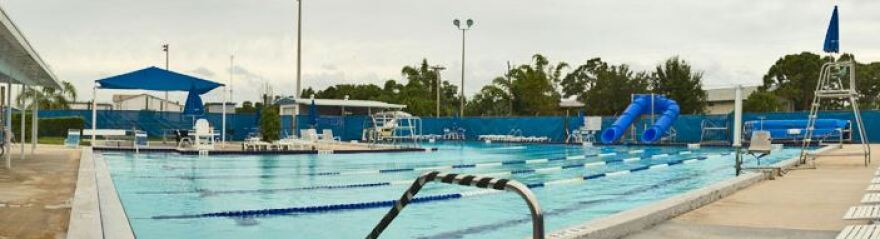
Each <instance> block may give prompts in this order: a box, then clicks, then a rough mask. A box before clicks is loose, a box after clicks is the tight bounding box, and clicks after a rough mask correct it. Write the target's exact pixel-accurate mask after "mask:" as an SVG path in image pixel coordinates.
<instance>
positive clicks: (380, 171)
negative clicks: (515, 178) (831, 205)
mask: <svg viewBox="0 0 880 239" xmlns="http://www.w3.org/2000/svg"><path fill="white" fill-rule="evenodd" d="M615 155H617V153H604V154H581V155H570V156H561V157H554V158H539V159H521V160H508V161H499V162H491V163H473V164H455V165H441V166H429V167H418V168H386V169H368V170H353V171H327V172H317V173H304V174H295V175H304V176H336V175H372V174H388V173H405V172H419V171H422V170H420V169H426V168H434V167H452V168H453V169H463V168H487V167H499V166H503V165H517V164H530V163H531V164H537V163H542V162H543V163H546V162H552V161H562V160H579V159H587V158H594V157H598V158H602V157H610V156H615ZM664 155H666V156H668V155H669V154H664ZM530 160H531V161H530ZM545 160H546V161H545ZM423 171H433V170H430V169H429V170H423ZM282 175H288V174H282ZM265 176H267V175H202V176H186V175H182V176H163V177H161V178H181V179H186V180H194V179H209V178H236V177H265ZM279 176H281V175H279ZM148 178H153V177H148Z"/></svg>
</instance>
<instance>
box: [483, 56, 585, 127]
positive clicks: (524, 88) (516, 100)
mask: <svg viewBox="0 0 880 239" xmlns="http://www.w3.org/2000/svg"><path fill="white" fill-rule="evenodd" d="M532 59H533V65H521V66H518V67H516V68H514V69H512V70H511V72H510V73H509V74H510V78H511V81H512V82H511V83H510V86H508V87H510V92H513V95H512V97H513V109H514V113H515V114H517V115H553V114H556V113H558V112H559V100H560V99H561V98H562V96H561V95H560V94H559V91H558V90H557V88H556V86H557V85H558V84H559V82H560V81H561V79H562V77H561V76H562V70H564V69H565V68H567V67H568V64H566V63H565V62H560V63H558V64H556V65H555V66H554V65H551V64H550V61H549V60H547V58H546V57H544V56H542V55H541V54H535V55H534V56H533V57H532ZM505 82H506V81H505V80H504V79H503V78H501V79H497V78H496V80H495V83H496V85H501V86H504V85H505V84H504V83H505ZM499 89H501V88H500V87H499ZM501 92H504V91H503V90H502V91H501Z"/></svg>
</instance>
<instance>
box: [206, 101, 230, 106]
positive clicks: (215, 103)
mask: <svg viewBox="0 0 880 239" xmlns="http://www.w3.org/2000/svg"><path fill="white" fill-rule="evenodd" d="M209 105H211V106H214V105H223V102H208V103H205V106H209ZM226 105H227V106H235V102H226Z"/></svg>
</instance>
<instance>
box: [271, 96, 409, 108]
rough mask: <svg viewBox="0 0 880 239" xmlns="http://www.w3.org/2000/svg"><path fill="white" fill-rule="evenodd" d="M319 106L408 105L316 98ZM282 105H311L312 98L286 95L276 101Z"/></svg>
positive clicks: (396, 106)
mask: <svg viewBox="0 0 880 239" xmlns="http://www.w3.org/2000/svg"><path fill="white" fill-rule="evenodd" d="M314 100H315V105H317V106H340V107H342V106H344V107H362V108H382V109H403V108H406V105H398V104H389V103H385V102H381V101H374V100H339V99H314ZM276 103H277V104H280V105H290V104H300V105H311V104H312V99H306V98H296V99H294V98H291V97H285V98H281V99H279V100H277V101H276Z"/></svg>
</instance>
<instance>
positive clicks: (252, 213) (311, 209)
mask: <svg viewBox="0 0 880 239" xmlns="http://www.w3.org/2000/svg"><path fill="white" fill-rule="evenodd" d="M706 159H708V157H704V156H699V157H696V158H691V159H681V160H675V161H671V162H667V163H661V164H653V165H646V166H640V167H637V168H633V169H628V170H621V171H615V172H606V173H599V174H592V175H587V176H583V177H578V178H575V179H580V181H586V180H593V179H599V178H603V177H610V176H616V175H622V174H625V173H635V172H639V171H645V170H649V169H652V168H659V167H656V166H658V165H666V166H674V165H680V164H685V163H687V162H691V161H702V160H706ZM564 180H570V179H564ZM559 181H563V180H559ZM571 182H573V181H571ZM552 184H555V183H549V184H548V182H544V183H535V184H528V185H527V186H528V187H529V188H541V187H546V186H548V185H552ZM485 191H486V190H481V191H473V192H465V193H450V194H439V195H432V196H422V197H415V198H413V199H412V200H411V203H425V202H432V201H445V200H452V199H459V198H463V197H470V196H478V195H484V194H487V193H483V192H485ZM493 192H494V191H493ZM396 202H397V200H384V201H373V202H360V203H344V204H331V205H318V206H304V207H289V208H271V209H257V210H241V211H224V212H212V213H201V214H183V215H160V216H153V217H152V218H153V219H190V218H204V217H260V216H271V215H283V214H292V213H323V212H332V211H341V210H356V209H372V208H387V207H390V206H393V205H394V204H395V203H396Z"/></svg>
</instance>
